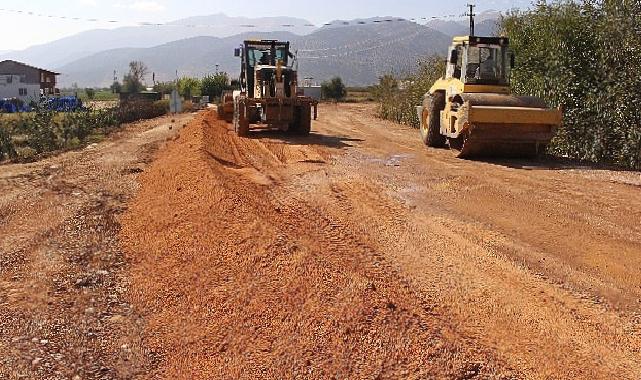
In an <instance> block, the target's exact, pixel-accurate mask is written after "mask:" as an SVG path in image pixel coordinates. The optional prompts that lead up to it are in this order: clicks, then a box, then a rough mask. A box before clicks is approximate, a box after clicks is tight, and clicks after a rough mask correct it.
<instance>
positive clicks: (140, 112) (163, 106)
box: [115, 100, 169, 123]
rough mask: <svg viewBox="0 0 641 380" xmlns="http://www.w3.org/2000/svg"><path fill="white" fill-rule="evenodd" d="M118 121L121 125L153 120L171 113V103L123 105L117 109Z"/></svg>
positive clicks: (163, 101) (141, 102) (160, 101)
mask: <svg viewBox="0 0 641 380" xmlns="http://www.w3.org/2000/svg"><path fill="white" fill-rule="evenodd" d="M115 112H116V119H117V120H118V121H119V122H120V123H132V122H135V121H138V120H146V119H153V118H156V117H159V116H163V115H165V114H167V112H169V101H167V100H158V101H156V102H148V101H141V100H139V101H131V102H125V103H121V104H120V106H119V107H118V108H117V109H116V111H115Z"/></svg>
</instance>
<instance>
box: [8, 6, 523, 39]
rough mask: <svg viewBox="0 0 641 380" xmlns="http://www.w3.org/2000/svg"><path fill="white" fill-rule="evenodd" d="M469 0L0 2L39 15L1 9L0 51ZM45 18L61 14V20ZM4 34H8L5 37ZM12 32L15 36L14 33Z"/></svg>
mask: <svg viewBox="0 0 641 380" xmlns="http://www.w3.org/2000/svg"><path fill="white" fill-rule="evenodd" d="M469 1H470V0H449V1H443V0H420V1H419V0H396V1H390V0H369V1H366V0H361V1H346V0H316V1H303V0H275V1H268V0H261V1H259V0H226V1H220V0H180V1H176V0H130V1H126V0H57V1H51V0H28V1H21V2H18V1H15V0H11V1H7V0H0V8H3V9H13V10H21V11H25V12H33V13H34V14H42V15H44V16H43V17H39V16H29V15H26V14H17V13H14V12H7V11H0V25H2V30H3V31H5V33H4V34H3V37H2V38H0V51H4V50H17V49H24V48H26V47H29V46H31V45H36V44H41V43H44V42H48V41H52V40H55V39H58V38H61V37H65V36H69V35H72V34H76V33H78V32H81V31H83V30H89V29H96V28H113V27H117V26H126V25H133V24H135V23H136V22H156V23H159V22H167V21H173V20H176V19H180V18H185V17H190V16H197V15H208V14H214V13H221V12H222V13H225V14H227V15H229V16H247V17H260V16H293V17H300V18H304V19H307V20H309V21H311V22H312V23H314V24H322V23H323V22H327V21H330V20H335V19H353V18H365V17H373V16H398V17H405V18H420V17H431V16H440V15H444V14H451V13H456V14H458V13H463V12H465V4H467V3H468V2H469ZM530 3H531V0H488V1H476V4H477V10H478V11H483V10H488V9H495V10H506V9H509V8H514V7H518V8H523V7H528V6H529V4H530ZM48 15H54V16H66V17H68V18H69V19H67V20H60V19H54V18H49V17H46V16H48ZM73 17H78V18H84V19H88V18H89V19H92V18H95V19H109V20H117V21H120V22H121V23H118V24H113V23H112V24H109V23H104V22H87V21H76V20H72V19H71V18H73ZM6 31H12V33H11V34H10V35H8V34H7V33H6ZM14 31H15V33H14Z"/></svg>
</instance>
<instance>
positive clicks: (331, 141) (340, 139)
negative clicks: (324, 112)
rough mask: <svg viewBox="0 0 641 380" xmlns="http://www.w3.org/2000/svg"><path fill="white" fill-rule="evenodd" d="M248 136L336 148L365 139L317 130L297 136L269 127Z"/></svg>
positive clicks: (343, 147) (286, 142) (347, 146)
mask: <svg viewBox="0 0 641 380" xmlns="http://www.w3.org/2000/svg"><path fill="white" fill-rule="evenodd" d="M248 138H250V139H264V138H268V139H277V140H279V141H281V142H283V143H285V144H294V145H319V146H325V147H328V148H335V149H345V148H351V147H353V146H354V144H350V143H354V142H362V141H365V140H363V139H355V138H351V137H344V136H331V135H324V134H321V133H317V132H311V133H310V134H309V135H307V136H297V135H290V134H288V133H287V132H282V131H279V130H269V129H265V130H253V131H250V132H249V136H248Z"/></svg>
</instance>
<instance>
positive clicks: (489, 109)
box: [417, 35, 562, 158]
mask: <svg viewBox="0 0 641 380" xmlns="http://www.w3.org/2000/svg"><path fill="white" fill-rule="evenodd" d="M509 45H510V43H509V39H508V38H505V37H476V36H473V35H470V36H464V37H455V38H454V42H453V44H452V46H451V47H450V50H449V53H448V59H447V69H446V75H445V77H444V78H442V79H440V80H438V81H436V83H434V85H433V86H432V88H431V89H430V90H429V92H428V93H427V94H425V96H424V98H423V104H422V105H421V106H419V107H417V111H418V117H419V120H420V131H421V138H422V140H423V142H424V143H425V144H426V145H427V146H428V147H433V148H445V147H448V146H449V147H450V149H453V150H455V151H456V152H458V156H459V157H463V158H465V157H478V156H499V157H532V156H537V155H539V154H541V153H543V152H545V149H546V147H547V145H548V144H549V142H550V140H551V139H552V137H553V136H554V133H555V131H556V129H557V128H558V127H559V126H560V125H561V122H562V112H561V110H560V109H550V108H548V107H547V105H546V104H545V102H544V101H543V100H541V99H539V98H536V97H529V96H514V95H512V94H511V93H510V72H511V69H512V67H513V66H514V53H513V52H512V50H511V49H510V47H509Z"/></svg>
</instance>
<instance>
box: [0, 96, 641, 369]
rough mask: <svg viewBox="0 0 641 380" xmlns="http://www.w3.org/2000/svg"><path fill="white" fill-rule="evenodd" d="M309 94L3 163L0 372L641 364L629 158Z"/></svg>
mask: <svg viewBox="0 0 641 380" xmlns="http://www.w3.org/2000/svg"><path fill="white" fill-rule="evenodd" d="M320 111H321V112H320V117H321V120H319V121H318V122H316V123H315V124H314V133H313V134H312V135H311V136H310V137H308V138H295V139H292V138H286V136H283V135H281V134H278V133H271V132H257V133H254V134H253V135H252V137H251V138H249V139H239V138H237V137H236V136H235V135H234V134H233V133H231V132H230V131H229V129H230V128H229V126H227V125H226V124H224V123H222V122H219V121H217V120H215V117H214V115H213V114H207V113H201V114H200V115H199V116H198V117H197V119H196V120H195V121H194V122H193V123H191V124H190V125H189V126H188V127H187V128H185V129H183V130H181V131H180V137H179V138H177V139H176V140H175V141H171V142H170V143H169V144H167V146H166V147H165V148H163V149H162V150H161V151H160V152H159V153H158V154H157V155H156V156H155V160H154V161H153V163H152V164H151V165H150V166H149V167H148V168H145V162H146V161H147V159H148V157H149V149H146V148H141V147H143V146H146V145H144V144H138V143H137V141H139V139H140V137H139V136H141V135H140V134H136V133H134V132H132V133H131V134H129V135H126V136H123V137H122V138H120V139H115V140H114V141H113V142H112V144H113V145H105V146H103V145H100V146H99V147H97V148H96V149H97V150H98V151H104V152H111V153H110V154H111V155H112V156H113V160H105V159H104V158H101V156H100V155H97V154H94V153H91V152H82V153H78V154H77V155H78V156H74V155H73V154H71V155H68V156H65V158H61V159H64V160H67V161H64V162H67V164H65V165H64V167H65V170H64V172H63V173H60V174H58V175H57V176H56V175H54V177H53V178H54V179H53V180H48V178H50V177H49V176H51V175H52V174H51V173H50V172H49V171H50V170H54V169H51V167H52V163H46V164H43V166H42V167H41V168H37V167H27V168H25V169H22V168H21V167H16V168H14V167H10V168H11V169H10V170H9V174H5V172H6V170H5V169H6V166H5V167H0V190H2V191H3V192H4V194H3V195H0V216H1V217H2V219H0V236H1V237H2V240H1V243H2V245H1V246H0V248H1V249H2V250H3V251H2V256H0V257H1V260H2V261H1V264H2V267H1V276H2V277H1V279H2V287H0V292H2V293H0V306H1V307H2V309H0V313H1V315H0V317H2V324H1V325H0V326H1V330H0V358H4V359H0V360H3V361H0V366H1V367H0V378H1V377H2V375H3V374H5V375H8V377H9V378H16V377H18V375H19V374H23V375H24V377H25V378H48V377H47V376H49V375H51V374H52V373H54V372H53V371H54V370H58V371H60V373H61V376H60V378H72V376H75V375H76V374H77V375H78V376H81V378H101V377H102V378H131V377H138V378H167V379H174V378H181V379H192V378H201V379H211V378H221V379H227V378H246V379H256V378H270V379H271V378H318V379H327V378H336V379H345V378H365V379H374V378H381V379H383V378H459V379H465V378H470V379H472V378H526V379H547V378H559V379H566V378H589V379H612V378H617V379H619V378H621V379H638V378H640V377H641V223H639V221H640V220H641V174H640V173H638V172H622V171H611V170H604V169H602V168H593V167H588V166H581V165H575V164H568V163H561V162H554V161H549V162H547V161H544V162H532V161H497V162H478V161H462V160H458V159H455V158H453V157H452V155H451V154H450V153H449V152H447V151H438V150H437V151H427V150H426V149H425V148H424V147H423V146H421V145H420V140H419V139H418V137H417V136H416V134H417V132H416V131H414V130H411V129H408V128H405V127H402V126H398V125H395V124H392V123H387V122H382V121H379V120H376V119H375V118H373V117H372V112H373V111H372V107H371V106H367V105H340V106H324V107H322V108H321V110H320ZM155 130H157V131H163V132H162V136H156V135H154V136H155V137H154V138H153V139H151V140H154V141H156V140H162V139H163V138H166V136H169V135H170V134H171V131H169V130H167V128H166V127H165V129H163V128H160V129H155ZM159 133H160V132H159ZM156 137H158V138H156ZM119 146H129V147H130V148H129V150H126V149H124V148H123V151H128V152H129V153H130V154H125V155H118V154H116V153H117V152H118V151H120V150H121V148H118V147H119ZM79 157H82V159H81V160H79V159H78V158H79ZM114 161H115V162H117V163H113V164H107V163H105V162H114ZM53 165H55V164H53ZM111 165H113V167H111ZM93 168H97V169H95V170H94V169H93ZM100 168H102V170H100ZM105 168H111V169H105ZM139 169H144V173H142V174H140V176H139V177H138V179H139V181H140V189H139V191H137V195H136V196H135V198H133V199H132V200H131V201H128V199H127V198H128V197H129V196H130V195H132V194H134V193H136V190H137V187H136V175H137V174H136V172H139V171H140V170H139ZM21 170H24V173H26V174H23V172H21ZM123 170H124V171H123ZM30 173H31V174H30ZM34 173H37V174H34ZM78 173H84V174H82V175H78ZM107 173H112V174H107ZM52 184H53V185H52ZM90 184H91V185H90ZM76 188H80V189H81V190H80V191H76V190H75V189H76ZM87 188H90V189H91V190H89V191H87V190H86V189H87ZM99 189H100V190H99ZM99 191H102V192H104V195H103V194H102V193H99ZM74 192H79V193H81V195H80V196H76V195H74V194H75V193H74ZM87 194H93V196H89V195H87ZM108 194H114V195H112V196H109V195H108ZM116 195H117V196H116ZM76 198H80V199H86V201H81V200H78V201H76ZM69 202H71V203H70V204H71V205H72V206H71V207H68V206H66V205H67V204H69ZM74 202H75V203H74ZM101 202H102V203H101ZM73 205H76V206H73ZM125 207H126V208H127V209H126V211H125V212H124V213H121V211H122V210H124V209H125ZM79 229H80V230H79ZM123 252H124V253H123ZM57 279H59V280H57ZM92 299H93V301H92ZM94 305H95V306H94ZM47 334H49V335H47ZM49 336H51V337H54V338H47V337H49ZM43 340H45V341H46V342H45V343H43ZM57 352H60V353H62V354H63V356H62V357H61V358H58V357H57V356H54V355H56V353H57ZM38 358H42V359H40V360H39V361H38V360H37V359H38ZM54 378H55V377H54Z"/></svg>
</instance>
